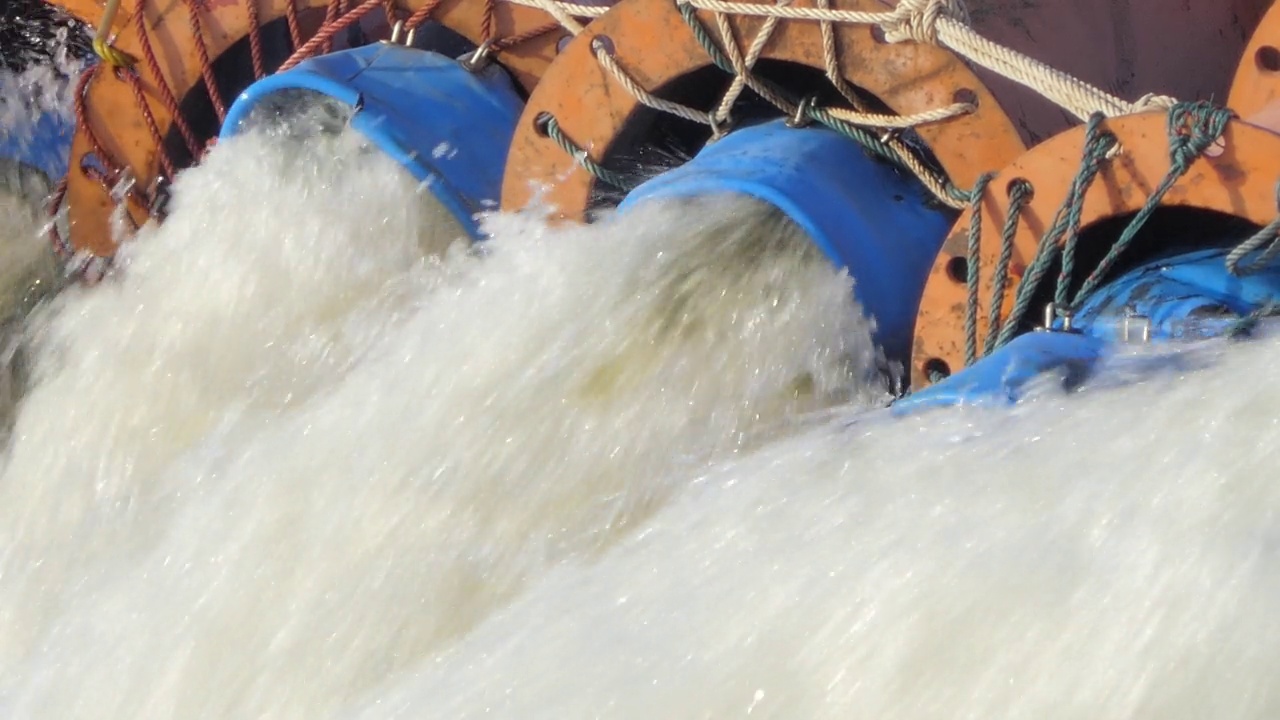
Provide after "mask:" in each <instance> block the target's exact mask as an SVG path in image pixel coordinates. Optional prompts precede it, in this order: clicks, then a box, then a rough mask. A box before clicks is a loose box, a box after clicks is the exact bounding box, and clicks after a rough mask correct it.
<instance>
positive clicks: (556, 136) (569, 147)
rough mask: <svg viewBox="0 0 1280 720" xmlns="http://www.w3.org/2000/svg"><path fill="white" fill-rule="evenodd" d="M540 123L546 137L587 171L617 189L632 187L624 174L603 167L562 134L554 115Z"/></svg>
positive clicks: (625, 189)
mask: <svg viewBox="0 0 1280 720" xmlns="http://www.w3.org/2000/svg"><path fill="white" fill-rule="evenodd" d="M542 124H543V128H545V129H546V131H547V137H549V138H551V139H552V140H554V141H555V143H556V144H557V145H559V146H560V148H561V149H563V150H564V151H565V152H566V153H569V154H570V155H571V156H573V159H574V161H576V162H577V163H578V164H579V165H581V166H582V167H583V168H584V169H585V170H586V171H587V172H589V173H591V174H592V175H594V176H595V177H596V178H598V179H600V180H602V181H604V182H606V183H609V184H610V185H612V186H614V187H616V188H618V189H619V190H622V191H629V190H631V189H632V184H631V183H630V182H629V181H628V180H627V178H626V177H625V176H623V175H622V174H621V173H616V172H614V171H612V170H610V169H608V168H606V167H604V166H603V165H601V164H600V163H598V162H596V161H595V160H592V159H591V156H590V155H588V154H587V151H586V150H584V149H582V148H581V147H578V145H577V144H576V143H574V142H573V141H572V140H570V139H569V138H568V136H566V135H565V134H564V131H563V130H561V129H560V123H559V122H558V121H556V118H555V116H554V115H547V116H546V119H545V120H544V121H543V123H542Z"/></svg>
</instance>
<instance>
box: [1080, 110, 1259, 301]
mask: <svg viewBox="0 0 1280 720" xmlns="http://www.w3.org/2000/svg"><path fill="white" fill-rule="evenodd" d="M1234 116H1235V115H1234V113H1232V112H1231V111H1230V110H1228V109H1226V108H1220V107H1216V106H1214V105H1212V104H1211V103H1207V102H1203V101H1198V102H1186V103H1178V104H1177V105H1174V106H1173V107H1172V108H1170V109H1169V123H1168V129H1169V171H1168V172H1167V173H1165V176H1164V179H1163V180H1161V181H1160V184H1159V185H1158V186H1156V189H1155V190H1154V191H1153V192H1152V193H1151V195H1150V196H1149V197H1148V198H1147V202H1146V203H1145V204H1143V206H1142V208H1141V209H1139V210H1138V212H1137V214H1136V215H1134V216H1133V220H1131V221H1130V222H1129V225H1128V227H1126V228H1125V229H1124V232H1123V233H1121V234H1120V237H1119V239H1117V240H1116V242H1115V243H1114V244H1113V245H1112V246H1111V249H1110V250H1108V251H1107V254H1106V256H1105V257H1103V258H1102V261H1101V262H1099V263H1098V266H1097V267H1096V268H1094V269H1093V272H1091V273H1089V277H1088V278H1086V279H1085V281H1084V284H1083V285H1081V286H1080V290H1079V291H1078V292H1077V293H1076V296H1075V301H1074V302H1075V303H1079V302H1080V301H1081V300H1082V299H1084V298H1086V297H1088V296H1089V294H1090V293H1092V292H1093V291H1094V290H1096V289H1097V288H1098V286H1099V285H1101V284H1102V281H1103V279H1104V278H1106V276H1107V273H1109V272H1110V271H1111V269H1112V267H1113V266H1114V265H1115V264H1116V262H1117V261H1118V260H1119V258H1120V255H1121V254H1122V253H1124V251H1125V250H1126V249H1128V247H1129V246H1130V245H1131V244H1132V243H1133V240H1134V238H1135V237H1137V235H1138V232H1139V231H1141V230H1142V228H1143V226H1144V225H1146V223H1147V220H1149V219H1150V218H1151V216H1152V215H1153V214H1154V213H1155V211H1156V210H1157V209H1158V208H1159V207H1160V201H1161V200H1163V199H1164V196H1165V194H1166V193H1168V192H1169V189H1170V188H1172V187H1173V186H1174V184H1175V183H1176V182H1178V180H1179V179H1180V178H1181V177H1182V176H1183V175H1185V174H1186V173H1187V170H1189V169H1190V168H1191V164H1192V163H1194V162H1195V161H1196V160H1198V159H1199V158H1200V156H1201V155H1203V154H1204V151H1205V150H1208V149H1209V147H1210V146H1212V145H1213V144H1214V143H1215V142H1217V141H1218V138H1220V137H1222V133H1223V131H1224V130H1226V129H1227V122H1228V121H1230V120H1231V118H1232V117H1234Z"/></svg>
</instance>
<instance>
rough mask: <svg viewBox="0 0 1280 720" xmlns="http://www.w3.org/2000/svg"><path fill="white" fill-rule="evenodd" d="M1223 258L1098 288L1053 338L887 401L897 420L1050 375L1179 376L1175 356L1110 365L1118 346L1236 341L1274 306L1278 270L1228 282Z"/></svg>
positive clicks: (1017, 389)
mask: <svg viewBox="0 0 1280 720" xmlns="http://www.w3.org/2000/svg"><path fill="white" fill-rule="evenodd" d="M1227 252H1228V251H1227V250H1225V249H1220V248H1215V249H1210V250H1196V251H1189V252H1186V251H1183V252H1178V253H1175V254H1172V255H1170V256H1168V257H1164V258H1160V259H1157V260H1153V261H1150V262H1147V263H1144V264H1142V265H1140V266H1138V267H1135V268H1133V269H1131V270H1129V271H1127V272H1125V273H1123V274H1121V275H1120V276H1118V277H1116V278H1115V279H1114V280H1112V281H1111V282H1109V283H1107V284H1106V285H1103V286H1102V287H1100V288H1098V290H1097V291H1095V292H1094V293H1093V294H1092V295H1090V296H1089V297H1088V298H1086V299H1085V301H1084V302H1083V303H1081V304H1080V307H1079V308H1078V309H1077V310H1076V312H1075V313H1074V314H1073V315H1072V317H1071V326H1070V329H1069V331H1068V329H1067V328H1066V325H1065V322H1064V320H1063V319H1058V320H1057V321H1055V322H1054V324H1053V326H1052V328H1051V329H1052V332H1033V333H1028V334H1026V335H1022V336H1020V337H1017V338H1014V339H1013V340H1012V341H1011V342H1010V343H1009V344H1007V345H1005V346H1004V347H1002V348H1000V349H999V350H997V351H995V352H993V353H992V354H991V355H989V356H987V357H985V358H982V359H981V360H979V361H978V362H976V363H974V364H973V365H971V366H969V367H967V368H965V369H964V370H962V371H961V372H959V373H956V374H955V375H953V376H951V377H949V378H947V379H946V380H943V381H942V382H939V383H937V384H935V385H931V386H929V387H928V388H925V389H924V390H921V391H919V392H914V393H912V394H911V395H908V396H907V397H905V398H902V399H900V400H899V401H897V402H896V403H894V406H893V410H894V414H896V415H905V414H908V413H912V412H916V411H918V410H923V409H926V408H936V407H948V406H954V405H989V404H997V405H1000V404H1013V403H1016V402H1017V401H1018V400H1019V399H1021V398H1022V397H1023V396H1024V394H1025V392H1026V389H1027V386H1028V385H1029V384H1030V383H1031V382H1032V381H1033V380H1035V379H1037V378H1040V377H1042V376H1044V375H1046V374H1049V373H1059V374H1061V376H1062V378H1063V379H1064V380H1066V381H1067V382H1068V384H1069V385H1073V384H1076V383H1078V382H1080V381H1082V380H1083V379H1085V378H1087V377H1089V376H1092V375H1094V374H1095V373H1096V370H1097V369H1098V367H1100V365H1101V364H1102V362H1104V361H1108V360H1110V361H1111V364H1112V365H1113V366H1114V367H1115V369H1116V370H1118V371H1120V372H1123V373H1125V374H1126V375H1128V376H1141V375H1144V374H1149V373H1151V372H1153V371H1155V370H1158V369H1162V368H1174V369H1185V366H1186V363H1185V362H1184V358H1182V357H1180V356H1179V355H1177V354H1166V355H1155V356H1147V357H1133V358H1128V359H1126V360H1124V361H1123V362H1117V361H1116V358H1117V356H1118V353H1117V351H1118V350H1119V349H1120V346H1122V345H1124V344H1126V343H1142V344H1147V343H1156V344H1163V345H1168V346H1170V347H1172V345H1173V344H1175V343H1183V344H1185V343H1188V342H1192V341H1197V340H1207V339H1212V338H1222V337H1228V336H1232V337H1234V336H1236V335H1237V333H1238V332H1239V331H1241V330H1245V329H1247V328H1248V327H1249V321H1250V318H1251V317H1254V316H1255V315H1256V314H1258V313H1262V312H1265V311H1268V310H1269V309H1274V308H1276V307H1280V264H1276V263H1273V264H1271V265H1270V266H1268V267H1265V268H1263V269H1262V270H1261V271H1259V272H1256V273H1253V274H1250V275H1245V276H1236V275H1232V274H1231V273H1230V272H1228V271H1227V268H1226V256H1227Z"/></svg>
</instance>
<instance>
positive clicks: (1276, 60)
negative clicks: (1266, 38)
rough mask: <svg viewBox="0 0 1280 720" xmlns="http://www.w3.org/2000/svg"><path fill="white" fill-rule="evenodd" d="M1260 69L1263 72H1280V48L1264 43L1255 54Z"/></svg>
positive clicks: (1254, 57) (1255, 60)
mask: <svg viewBox="0 0 1280 720" xmlns="http://www.w3.org/2000/svg"><path fill="white" fill-rule="evenodd" d="M1253 59H1254V62H1256V63H1257V65H1258V69H1259V70H1261V71H1263V72H1269V73H1273V72H1280V48H1277V47H1275V46H1274V45H1263V46H1262V47H1260V48H1258V51H1257V52H1256V53H1254V55H1253Z"/></svg>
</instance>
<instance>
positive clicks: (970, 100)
mask: <svg viewBox="0 0 1280 720" xmlns="http://www.w3.org/2000/svg"><path fill="white" fill-rule="evenodd" d="M951 102H953V103H964V104H966V105H973V106H974V107H977V105H978V93H976V92H974V91H973V90H972V89H970V88H960V89H959V90H957V91H955V92H954V93H952V94H951Z"/></svg>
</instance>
